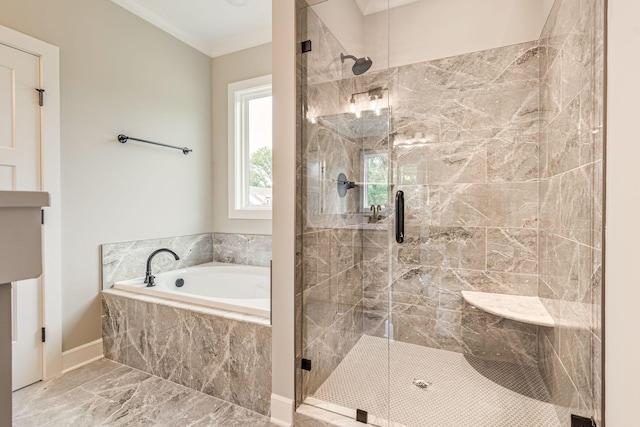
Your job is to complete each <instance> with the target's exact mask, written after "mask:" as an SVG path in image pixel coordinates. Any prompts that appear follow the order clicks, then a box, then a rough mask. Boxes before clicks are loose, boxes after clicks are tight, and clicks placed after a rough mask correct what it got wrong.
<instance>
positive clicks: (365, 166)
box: [362, 151, 389, 212]
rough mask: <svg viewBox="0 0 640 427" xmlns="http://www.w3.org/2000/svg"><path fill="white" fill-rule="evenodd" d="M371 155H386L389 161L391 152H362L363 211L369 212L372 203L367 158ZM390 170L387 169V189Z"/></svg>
mask: <svg viewBox="0 0 640 427" xmlns="http://www.w3.org/2000/svg"><path fill="white" fill-rule="evenodd" d="M369 157H386V158H387V161H389V153H387V152H385V151H363V152H362V182H363V185H362V212H368V211H369V208H370V205H369V200H368V191H367V186H368V185H369V165H368V163H367V159H368V158H369ZM388 175H389V170H387V191H388V189H389V183H388V179H389V177H388Z"/></svg>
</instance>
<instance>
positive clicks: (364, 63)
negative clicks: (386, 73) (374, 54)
mask: <svg viewBox="0 0 640 427" xmlns="http://www.w3.org/2000/svg"><path fill="white" fill-rule="evenodd" d="M346 58H349V59H353V60H354V61H355V64H353V67H352V68H351V71H353V74H355V75H356V76H359V75H360V74H364V73H366V72H367V70H369V68H371V65H373V61H372V60H371V58H369V57H368V56H365V57H362V58H356V57H355V56H353V55H345V54H344V53H341V54H340V61H342V63H343V64H344V60H345V59H346Z"/></svg>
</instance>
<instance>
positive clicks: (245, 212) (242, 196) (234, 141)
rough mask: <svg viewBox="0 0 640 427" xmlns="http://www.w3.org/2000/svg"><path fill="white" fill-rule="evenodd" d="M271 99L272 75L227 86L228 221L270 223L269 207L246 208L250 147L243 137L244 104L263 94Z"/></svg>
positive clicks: (245, 122)
mask: <svg viewBox="0 0 640 427" xmlns="http://www.w3.org/2000/svg"><path fill="white" fill-rule="evenodd" d="M267 93H268V94H269V96H271V93H272V91H271V74H269V75H266V76H261V77H256V78H253V79H248V80H243V81H240V82H235V83H230V84H229V86H228V134H229V150H228V157H229V162H228V168H229V170H228V180H229V198H228V206H229V218H230V219H266V220H270V219H271V206H247V204H248V198H249V194H248V188H249V187H248V186H247V185H245V184H246V183H247V182H248V180H249V147H248V141H246V140H245V136H246V135H248V126H249V124H248V121H247V120H246V108H245V106H246V103H247V101H249V100H251V99H255V98H261V97H264V96H266V94H267Z"/></svg>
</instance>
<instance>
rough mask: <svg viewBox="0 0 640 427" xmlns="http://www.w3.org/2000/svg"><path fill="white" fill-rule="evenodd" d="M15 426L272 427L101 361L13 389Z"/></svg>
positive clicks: (192, 393)
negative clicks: (188, 426) (198, 426)
mask: <svg viewBox="0 0 640 427" xmlns="http://www.w3.org/2000/svg"><path fill="white" fill-rule="evenodd" d="M13 407H14V417H13V426H14V427H32V426H38V427H66V426H69V425H79V426H102V425H104V426H112V427H117V426H118V427H119V426H123V427H124V426H133V425H136V426H152V425H154V426H158V425H167V426H186V425H201V426H238V427H241V426H242V427H244V426H256V427H258V426H264V427H268V426H273V425H274V424H271V423H270V422H269V419H268V418H267V417H265V416H264V415H260V414H257V413H256V412H253V411H250V410H248V409H246V408H243V407H240V406H237V405H234V404H232V403H229V402H225V401H224V400H221V399H217V398H215V397H212V396H208V395H206V394H204V393H201V392H198V391H195V390H191V389H189V388H186V387H183V386H181V385H178V384H175V383H172V382H170V381H167V380H163V379H161V378H158V377H156V376H153V375H151V374H148V373H145V372H141V371H139V370H136V369H133V368H131V367H129V366H125V365H122V364H120V363H117V362H114V361H111V360H108V359H101V360H98V361H96V362H92V363H90V364H88V365H86V366H83V367H81V368H79V369H76V370H74V371H71V372H68V373H66V374H64V375H62V376H60V377H57V378H55V379H53V380H50V381H44V382H39V383H36V384H33V385H31V386H29V387H26V388H23V389H21V390H18V391H16V392H14V393H13Z"/></svg>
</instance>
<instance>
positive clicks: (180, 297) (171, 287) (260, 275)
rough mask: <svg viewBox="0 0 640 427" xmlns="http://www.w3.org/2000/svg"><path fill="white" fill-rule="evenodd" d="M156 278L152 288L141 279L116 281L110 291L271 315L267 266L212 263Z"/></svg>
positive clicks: (266, 315)
mask: <svg viewBox="0 0 640 427" xmlns="http://www.w3.org/2000/svg"><path fill="white" fill-rule="evenodd" d="M155 276H156V279H155V284H156V285H155V286H153V287H147V286H146V285H145V284H144V283H143V280H144V278H142V277H139V278H137V279H132V280H125V281H121V282H116V283H114V285H113V289H118V290H121V291H126V292H133V293H136V294H143V295H151V296H154V297H159V298H165V299H169V300H173V301H178V302H186V303H190V304H197V305H201V306H205V307H211V308H216V309H221V310H227V311H234V312H238V313H243V314H250V315H253V316H260V317H266V318H269V316H270V309H271V303H270V291H271V289H270V283H269V280H270V279H269V268H268V267H257V266H253V265H238V264H224V263H218V262H211V263H208V264H201V265H197V266H194V267H188V268H183V269H180V270H174V271H168V272H166V273H159V274H156V275H155ZM178 279H182V280H184V284H183V286H181V287H178V286H177V285H176V282H177V281H178Z"/></svg>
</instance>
